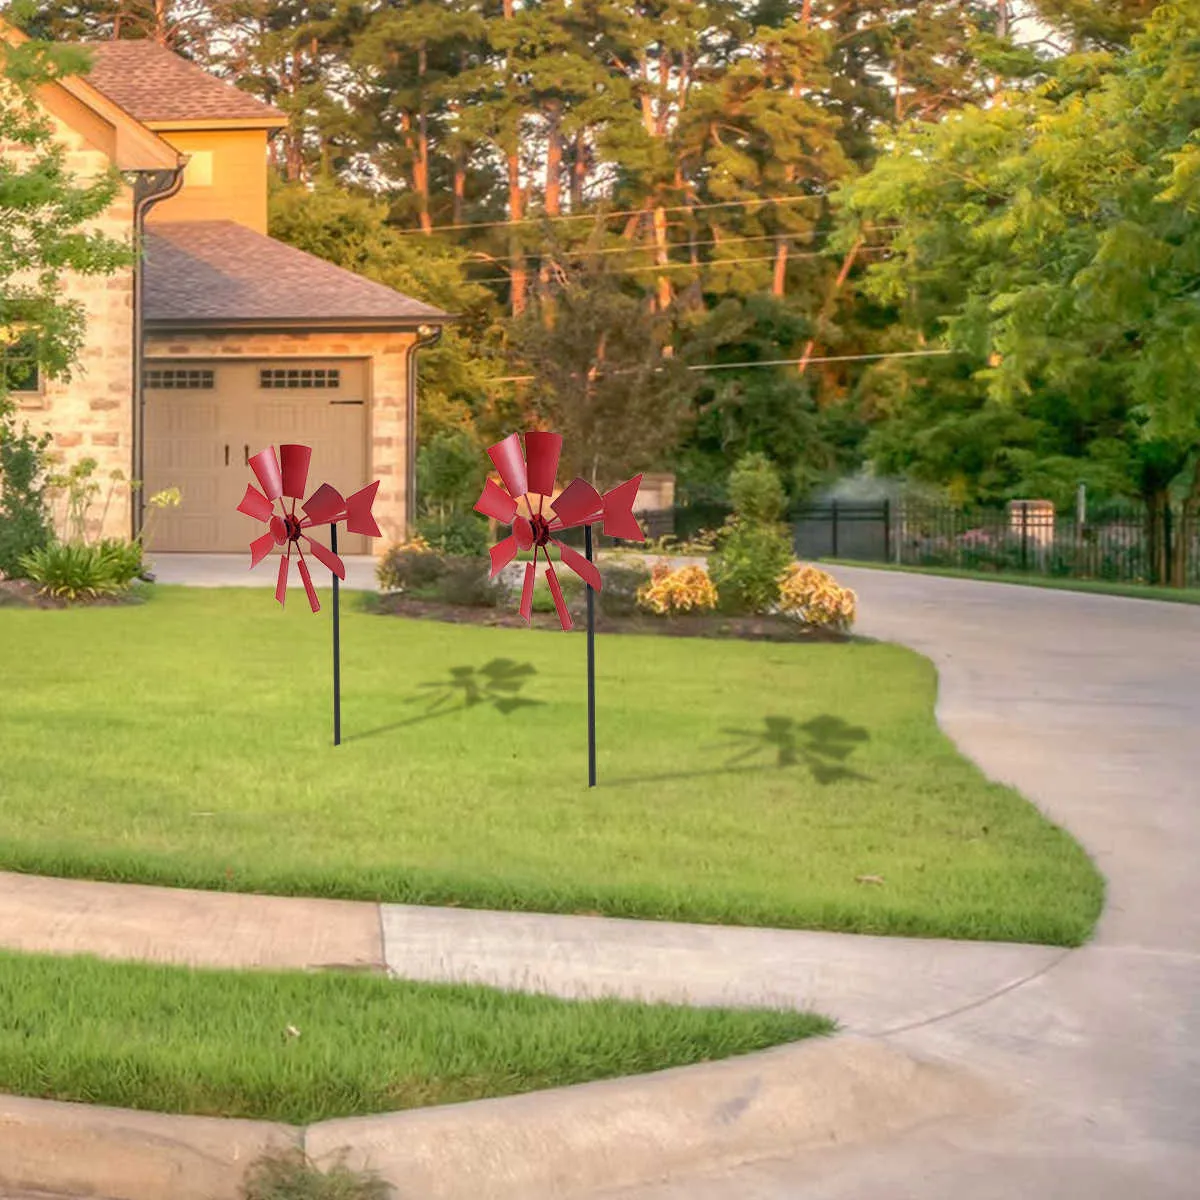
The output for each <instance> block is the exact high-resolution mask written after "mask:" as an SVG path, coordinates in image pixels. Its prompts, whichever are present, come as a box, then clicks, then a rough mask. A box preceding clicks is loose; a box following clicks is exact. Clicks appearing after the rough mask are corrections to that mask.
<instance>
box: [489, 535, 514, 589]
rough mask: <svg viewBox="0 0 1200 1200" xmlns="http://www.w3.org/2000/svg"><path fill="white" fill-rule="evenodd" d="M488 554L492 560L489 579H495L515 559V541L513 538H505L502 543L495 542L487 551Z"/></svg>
mask: <svg viewBox="0 0 1200 1200" xmlns="http://www.w3.org/2000/svg"><path fill="white" fill-rule="evenodd" d="M488 554H489V555H490V556H491V559H492V570H491V573H490V575H489V578H491V579H495V577H496V576H497V575H499V574H500V572H501V571H502V570H503V569H504V568H505V567H507V566H508V564H509V563H510V562H512V560H513V559H514V558H516V557H517V539H516V538H515V537H506V538H505V539H504V540H503V541H500V542H497V543H496V544H495V545H494V546H493V547H492V548H491V549H490V550H489V551H488Z"/></svg>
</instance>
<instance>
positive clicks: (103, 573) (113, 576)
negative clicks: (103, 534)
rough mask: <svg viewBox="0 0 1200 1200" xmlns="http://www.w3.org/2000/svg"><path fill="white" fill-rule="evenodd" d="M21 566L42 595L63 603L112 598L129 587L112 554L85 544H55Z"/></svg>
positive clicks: (33, 554)
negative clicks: (122, 579)
mask: <svg viewBox="0 0 1200 1200" xmlns="http://www.w3.org/2000/svg"><path fill="white" fill-rule="evenodd" d="M20 566H21V569H22V572H23V573H24V574H25V575H27V576H28V577H29V578H30V579H32V580H33V582H34V583H36V584H38V585H39V589H40V590H41V591H42V592H44V593H46V594H48V595H51V596H58V597H60V598H61V599H63V600H81V599H83V598H85V597H91V598H92V599H95V598H96V597H97V596H111V595H115V594H116V593H118V592H122V591H124V590H125V589H126V588H127V587H128V586H129V579H128V578H126V579H125V580H124V581H121V580H120V579H119V578H118V575H117V569H118V564H117V563H116V562H115V560H114V557H113V556H112V555H111V554H106V553H105V552H104V549H103V547H102V546H89V545H87V544H86V543H84V542H51V543H50V544H49V545H47V546H43V547H42V548H41V549H40V550H34V551H33V552H32V553H30V554H26V555H24V556H23V557H22V559H21V562H20Z"/></svg>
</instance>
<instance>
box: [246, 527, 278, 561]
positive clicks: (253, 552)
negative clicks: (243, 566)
mask: <svg viewBox="0 0 1200 1200" xmlns="http://www.w3.org/2000/svg"><path fill="white" fill-rule="evenodd" d="M274 549H275V535H274V534H273V533H264V534H263V535H262V537H260V538H255V539H254V541H252V542H251V543H250V569H251V570H253V569H254V568H255V567H257V566H258V564H259V563H260V562H262V560H263V559H264V558H266V557H267V555H268V554H270V553H271V551H272V550H274Z"/></svg>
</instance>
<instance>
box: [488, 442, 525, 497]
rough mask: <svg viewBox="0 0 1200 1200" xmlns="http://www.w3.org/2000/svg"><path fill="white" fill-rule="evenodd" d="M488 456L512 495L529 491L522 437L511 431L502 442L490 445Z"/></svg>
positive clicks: (521, 494)
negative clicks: (522, 450)
mask: <svg viewBox="0 0 1200 1200" xmlns="http://www.w3.org/2000/svg"><path fill="white" fill-rule="evenodd" d="M487 453H488V458H490V459H491V460H492V463H493V464H494V466H495V468H496V470H497V471H499V472H500V478H501V479H503V480H504V486H505V487H506V488H507V489H508V494H509V495H510V496H514V497H515V496H523V495H525V493H526V492H527V491H529V486H528V484H527V483H526V474H525V456H524V454H522V452H521V439H520V437H518V435H517V434H515V433H510V434H509V435H508V437H506V438H505V439H504V441H502V442H497V443H496V444H495V445H494V446H489V447H488V452H487Z"/></svg>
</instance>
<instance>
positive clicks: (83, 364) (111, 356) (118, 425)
mask: <svg viewBox="0 0 1200 1200" xmlns="http://www.w3.org/2000/svg"><path fill="white" fill-rule="evenodd" d="M50 120H51V122H52V125H53V128H54V135H55V138H56V140H58V141H59V142H60V143H61V144H62V145H63V147H64V148H65V151H66V164H67V168H68V169H69V170H70V171H71V173H72V174H73V175H74V177H75V178H76V179H78V180H80V181H81V182H84V181H87V180H91V179H95V178H97V177H98V176H101V175H103V174H104V173H105V172H106V171H107V170H108V169H109V167H110V165H111V163H110V159H109V157H108V155H107V154H106V153H105V152H104V150H102V149H100V148H98V147H96V146H95V145H93V144H92V143H91V142H90V141H89V140H88V139H87V138H86V137H85V136H84V135H83V134H82V133H79V132H77V131H75V130H74V129H72V128H71V127H70V126H68V125H66V124H65V123H64V122H63V121H62V120H61V119H59V118H58V117H57V116H54V115H51V117H50ZM0 150H2V151H3V153H4V155H5V157H6V158H9V159H13V158H16V157H17V154H18V153H19V151H16V150H12V149H11V148H8V147H0ZM87 228H88V229H90V230H95V231H98V232H101V233H104V234H106V235H107V236H109V237H111V238H115V239H117V240H119V241H124V242H128V241H129V239H130V237H131V235H132V230H133V195H132V191H131V189H130V188H128V187H122V188H121V190H120V192H119V193H118V195H117V197H116V199H115V200H114V202H113V203H112V204H111V205H110V206H109V208H108V210H107V211H106V212H105V213H103V214H102V215H101V216H100V217H98V218H96V219H95V220H94V221H91V222H89V223H88V225H87ZM63 293H64V295H65V296H66V297H68V298H69V299H71V300H78V301H79V302H80V303H81V304H82V305H83V308H84V312H85V319H86V329H85V333H84V342H83V347H82V350H81V353H80V355H79V360H78V362H77V364H76V365H75V367H74V368H73V369H72V371H71V377H70V379H44V380H43V381H42V387H41V391H40V392H38V393H28V394H26V393H17V394H15V396H14V399H16V401H17V404H18V408H19V410H20V413H21V416H22V418H23V419H24V420H26V421H28V423H29V425H30V427H31V428H32V429H33V430H34V431H36V432H38V433H43V432H49V433H50V434H51V435H52V437H53V443H52V453H53V454H55V455H57V456H58V459H59V461H60V462H61V463H62V465H63V466H71V465H72V464H74V463H77V462H78V461H80V460H81V459H84V458H88V457H90V458H94V459H95V460H96V464H97V467H96V473H95V476H94V478H95V479H96V480H97V481H98V482H99V483H100V486H101V493H100V496H99V498H98V502H97V503H96V504H94V505H93V506H92V511H91V513H90V515H89V522H88V534H89V536H91V537H99V536H104V537H128V536H129V533H130V529H131V519H132V518H131V511H130V492H129V488H128V486H127V483H118V484H116V486H113V487H112V495H111V497H109V498H108V504H107V509H106V510H105V511H104V512H103V514H102V512H101V510H102V509H104V504H105V498H106V496H107V494H108V492H109V490H110V485H112V484H113V476H114V474H116V473H120V476H121V478H122V480H125V481H128V479H129V478H130V475H131V469H132V461H133V427H132V423H133V400H132V397H133V369H132V363H133V354H132V347H133V269H132V268H131V267H126V268H122V269H121V270H120V271H118V272H117V273H116V274H114V275H109V276H103V275H99V276H81V275H70V276H67V277H66V278H65V279H64V284H63ZM52 507H53V508H54V510H55V517H56V520H61V516H62V507H63V502H62V498H61V497H52ZM102 516H103V519H102Z"/></svg>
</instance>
